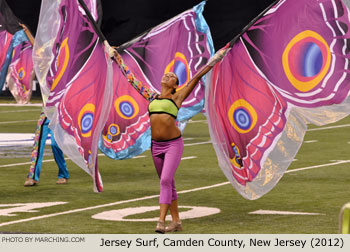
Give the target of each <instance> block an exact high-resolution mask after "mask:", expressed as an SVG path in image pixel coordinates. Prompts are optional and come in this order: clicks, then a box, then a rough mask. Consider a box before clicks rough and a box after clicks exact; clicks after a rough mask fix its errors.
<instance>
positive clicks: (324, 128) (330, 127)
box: [307, 124, 350, 131]
mask: <svg viewBox="0 0 350 252" xmlns="http://www.w3.org/2000/svg"><path fill="white" fill-rule="evenodd" d="M344 127H350V124H343V125H336V126H328V127H321V128H314V129H308V130H307V131H318V130H327V129H337V128H344Z"/></svg>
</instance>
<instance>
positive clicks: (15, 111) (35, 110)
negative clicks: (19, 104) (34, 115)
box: [0, 109, 41, 114]
mask: <svg viewBox="0 0 350 252" xmlns="http://www.w3.org/2000/svg"><path fill="white" fill-rule="evenodd" d="M38 111H41V109H27V110H5V111H0V114H1V113H19V112H38Z"/></svg>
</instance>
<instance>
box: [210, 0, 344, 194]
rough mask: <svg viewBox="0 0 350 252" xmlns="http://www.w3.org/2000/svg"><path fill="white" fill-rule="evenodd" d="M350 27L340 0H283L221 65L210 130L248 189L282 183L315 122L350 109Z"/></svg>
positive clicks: (224, 163)
mask: <svg viewBox="0 0 350 252" xmlns="http://www.w3.org/2000/svg"><path fill="white" fill-rule="evenodd" d="M349 28H350V22H349V10H348V9H347V8H346V7H345V6H344V5H343V3H342V1H340V0H320V1H313V0H283V1H279V2H277V3H275V4H274V5H273V6H272V7H271V8H269V9H268V10H267V11H266V12H265V13H264V14H263V15H261V16H260V18H258V19H257V20H255V22H253V23H252V25H251V26H249V27H248V28H247V29H246V30H245V31H244V32H243V33H242V34H241V35H240V36H239V37H238V39H237V40H235V41H234V43H232V49H231V50H230V51H228V54H227V55H226V57H225V58H224V59H223V60H222V61H221V62H220V63H219V64H217V65H216V66H215V67H214V68H213V71H212V72H211V74H210V77H209V78H207V80H208V82H207V87H208V88H207V90H206V99H207V100H206V111H207V114H208V118H209V119H208V123H209V131H210V135H211V137H212V141H213V145H214V148H215V150H216V153H217V156H218V161H219V165H220V167H221V169H222V170H223V172H224V174H225V175H226V177H227V178H228V180H229V181H230V182H231V184H232V185H233V186H234V188H235V189H236V190H237V191H238V192H239V193H240V194H241V195H242V196H243V197H245V198H247V199H257V198H259V197H261V196H263V195H264V194H266V193H267V192H269V191H270V190H271V189H272V188H273V187H274V186H275V185H276V184H277V182H278V181H279V180H280V179H281V177H282V176H283V174H284V172H285V171H286V170H287V168H288V166H289V165H290V164H291V162H292V161H293V159H294V157H295V155H296V153H297V152H298V150H299V148H300V146H301V144H302V141H303V138H304V135H305V132H306V130H307V123H314V124H317V125H323V124H327V123H331V122H335V121H337V120H339V119H341V118H344V117H345V116H347V115H349V113H350V98H349V93H350V76H349V55H348V51H349V42H350V40H349V39H350V35H349V33H348V31H349ZM282 31H283V32H282Z"/></svg>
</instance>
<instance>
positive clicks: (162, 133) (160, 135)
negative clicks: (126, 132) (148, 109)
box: [150, 114, 181, 141]
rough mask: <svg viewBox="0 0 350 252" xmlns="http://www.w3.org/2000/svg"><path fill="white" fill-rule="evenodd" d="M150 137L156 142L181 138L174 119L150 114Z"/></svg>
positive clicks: (163, 115)
mask: <svg viewBox="0 0 350 252" xmlns="http://www.w3.org/2000/svg"><path fill="white" fill-rule="evenodd" d="M150 122H151V135H152V139H153V140H156V141H166V140H171V139H174V138H177V137H179V136H181V131H180V129H179V128H178V127H177V126H176V120H175V118H174V117H172V116H171V115H168V114H152V115H151V116H150Z"/></svg>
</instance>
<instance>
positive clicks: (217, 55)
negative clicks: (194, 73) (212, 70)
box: [207, 46, 230, 67]
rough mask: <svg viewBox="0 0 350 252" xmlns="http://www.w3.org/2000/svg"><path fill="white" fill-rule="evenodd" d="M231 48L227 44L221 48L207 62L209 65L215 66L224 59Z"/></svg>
mask: <svg viewBox="0 0 350 252" xmlns="http://www.w3.org/2000/svg"><path fill="white" fill-rule="evenodd" d="M229 49H230V48H228V47H227V46H225V47H223V48H221V49H220V50H219V51H217V52H216V53H215V54H214V56H213V57H211V58H210V59H209V61H208V63H207V65H208V66H211V67H213V66H214V65H215V64H216V63H218V62H219V61H220V60H222V59H223V58H224V57H225V55H226V54H227V52H228V51H229Z"/></svg>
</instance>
